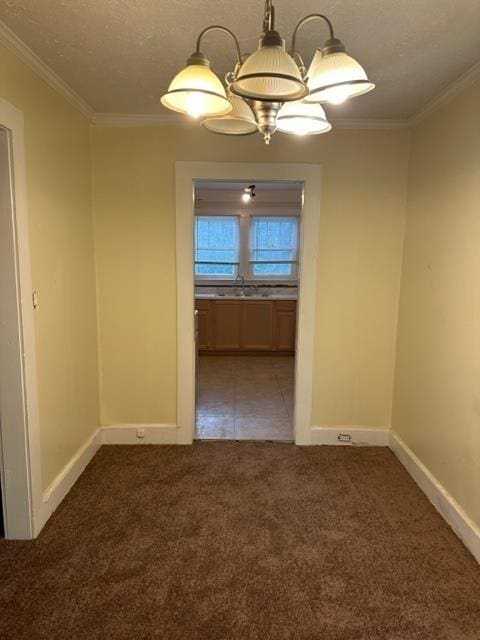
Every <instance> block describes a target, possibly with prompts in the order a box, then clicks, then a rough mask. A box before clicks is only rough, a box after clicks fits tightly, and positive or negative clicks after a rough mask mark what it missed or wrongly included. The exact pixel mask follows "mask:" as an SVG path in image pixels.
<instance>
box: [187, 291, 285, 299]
mask: <svg viewBox="0 0 480 640" xmlns="http://www.w3.org/2000/svg"><path fill="white" fill-rule="evenodd" d="M195 298H197V299H199V300H296V299H297V296H296V295H295V294H292V293H271V294H268V295H262V294H260V293H256V294H254V295H251V296H236V295H229V294H221V293H196V294H195Z"/></svg>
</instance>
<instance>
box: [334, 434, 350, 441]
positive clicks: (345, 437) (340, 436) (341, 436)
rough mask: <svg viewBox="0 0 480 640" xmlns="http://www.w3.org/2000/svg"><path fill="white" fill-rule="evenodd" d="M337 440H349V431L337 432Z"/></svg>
mask: <svg viewBox="0 0 480 640" xmlns="http://www.w3.org/2000/svg"><path fill="white" fill-rule="evenodd" d="M337 440H338V441H339V442H351V441H352V436H351V435H350V434H349V433H339V434H337Z"/></svg>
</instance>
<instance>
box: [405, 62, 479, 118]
mask: <svg viewBox="0 0 480 640" xmlns="http://www.w3.org/2000/svg"><path fill="white" fill-rule="evenodd" d="M479 79H480V62H477V63H476V64H474V65H473V66H472V67H470V69H468V70H467V71H466V72H465V73H463V74H462V75H461V76H460V77H459V78H457V79H456V80H454V81H453V82H451V83H450V84H449V85H448V86H447V87H445V89H444V90H443V91H441V92H440V93H439V94H438V95H437V96H435V98H433V99H432V100H430V101H429V102H427V104H426V105H424V106H423V107H422V108H421V109H419V110H418V111H417V112H416V113H415V114H414V115H413V116H412V117H411V118H410V121H409V122H410V126H415V125H417V124H419V123H420V122H422V120H425V118H426V117H427V116H429V115H430V114H431V113H433V112H434V111H436V110H437V109H439V108H440V107H441V106H443V105H444V104H447V103H448V102H450V101H451V100H453V98H455V97H456V96H458V94H459V93H461V92H462V91H463V90H464V89H467V88H468V87H470V86H471V85H472V84H473V83H474V82H476V81H477V80H479Z"/></svg>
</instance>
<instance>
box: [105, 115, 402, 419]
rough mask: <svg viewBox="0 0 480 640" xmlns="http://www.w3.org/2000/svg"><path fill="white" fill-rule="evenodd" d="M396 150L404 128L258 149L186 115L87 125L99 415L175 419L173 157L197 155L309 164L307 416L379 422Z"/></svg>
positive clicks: (387, 350) (253, 140)
mask: <svg viewBox="0 0 480 640" xmlns="http://www.w3.org/2000/svg"><path fill="white" fill-rule="evenodd" d="M408 148H409V134H408V132H407V131H405V130H392V131H379V130H372V131H367V130H362V131H353V130H338V131H335V132H334V133H331V134H328V135H325V136H321V137H318V138H312V139H292V138H288V137H285V136H282V135H281V134H278V135H277V136H275V138H274V139H273V141H272V144H271V145H270V147H266V146H265V145H264V144H263V142H262V140H261V138H260V136H253V137H247V138H240V139H226V138H223V137H220V136H215V135H212V134H209V133H207V132H204V131H203V130H202V129H201V128H200V127H199V126H198V125H195V124H192V125H185V126H171V127H166V126H165V127H138V128H110V127H94V128H93V153H94V193H95V219H96V245H97V277H98V292H99V299H98V310H99V345H100V370H101V394H100V397H101V422H102V424H112V423H113V424H116V423H143V422H144V423H167V424H174V423H175V420H176V415H175V413H176V410H175V398H176V387H175V371H176V352H175V342H176V317H175V308H176V298H175V296H176V282H175V201H174V180H175V160H190V161H194V160H204V161H225V162H242V161H243V162H249V161H253V162H307V163H320V164H323V166H324V182H323V196H322V202H321V215H322V217H321V228H320V259H319V265H318V295H317V334H316V341H315V374H314V376H315V377H314V393H315V400H314V408H313V417H314V422H315V424H317V425H362V426H371V427H382V426H383V427H385V426H389V424H390V415H391V398H392V387H393V370H394V345H395V334H396V318H397V308H398V294H399V281H400V264H401V251H402V241H403V222H404V210H405V189H406V171H407V160H408ZM252 178H254V176H252Z"/></svg>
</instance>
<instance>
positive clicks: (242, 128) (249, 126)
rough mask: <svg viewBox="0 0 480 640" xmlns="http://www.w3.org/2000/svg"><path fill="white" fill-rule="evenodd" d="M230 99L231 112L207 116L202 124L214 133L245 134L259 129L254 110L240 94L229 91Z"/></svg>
mask: <svg viewBox="0 0 480 640" xmlns="http://www.w3.org/2000/svg"><path fill="white" fill-rule="evenodd" d="M228 99H229V100H230V103H231V105H232V110H231V111H230V113H228V114H227V115H224V116H215V117H213V118H206V119H205V120H204V121H203V122H202V125H203V126H204V127H205V128H206V129H208V130H209V131H213V132H214V133H223V134H225V135H231V136H245V135H247V134H249V133H254V132H255V131H256V130H257V122H256V120H255V116H254V115H253V111H252V110H251V109H250V107H249V106H248V104H247V103H246V102H245V100H243V98H240V97H239V96H236V95H233V94H232V93H230V92H229V93H228Z"/></svg>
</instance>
